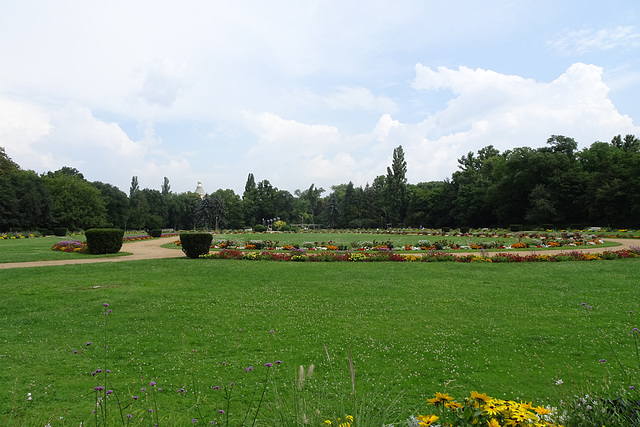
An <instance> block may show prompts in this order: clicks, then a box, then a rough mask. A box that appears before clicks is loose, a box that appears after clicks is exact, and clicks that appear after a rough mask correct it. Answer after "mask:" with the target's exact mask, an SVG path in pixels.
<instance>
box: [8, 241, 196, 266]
mask: <svg viewBox="0 0 640 427" xmlns="http://www.w3.org/2000/svg"><path fill="white" fill-rule="evenodd" d="M177 238H178V237H177V236H171V237H160V238H157V239H149V240H138V241H133V242H126V243H123V244H122V249H121V250H122V252H130V253H131V255H121V256H115V257H106V258H100V257H96V258H93V257H90V258H79V259H58V260H53V261H29V262H11V263H0V270H2V269H7V268H22V267H48V266H54V265H73V264H95V263H98V262H122V261H140V260H144V259H162V258H181V257H185V255H184V253H183V252H182V251H181V250H176V249H167V248H163V247H162V245H164V244H165V243H169V242H172V241H174V240H176V239H177Z"/></svg>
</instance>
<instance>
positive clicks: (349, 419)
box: [345, 415, 353, 423]
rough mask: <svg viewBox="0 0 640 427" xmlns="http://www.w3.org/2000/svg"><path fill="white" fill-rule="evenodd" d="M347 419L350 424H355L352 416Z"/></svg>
mask: <svg viewBox="0 0 640 427" xmlns="http://www.w3.org/2000/svg"><path fill="white" fill-rule="evenodd" d="M345 418H346V419H347V421H349V422H350V423H352V422H353V417H352V416H351V415H347V416H346V417H345Z"/></svg>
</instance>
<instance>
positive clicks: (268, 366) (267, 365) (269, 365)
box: [264, 362, 273, 368]
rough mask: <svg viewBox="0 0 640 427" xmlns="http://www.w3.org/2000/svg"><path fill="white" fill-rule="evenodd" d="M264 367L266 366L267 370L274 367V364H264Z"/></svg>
mask: <svg viewBox="0 0 640 427" xmlns="http://www.w3.org/2000/svg"><path fill="white" fill-rule="evenodd" d="M264 366H266V367H267V368H270V367H272V366H273V363H270V362H267V363H265V364H264Z"/></svg>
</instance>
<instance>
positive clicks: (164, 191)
mask: <svg viewBox="0 0 640 427" xmlns="http://www.w3.org/2000/svg"><path fill="white" fill-rule="evenodd" d="M161 192H162V195H163V196H164V197H166V196H168V195H169V193H170V192H171V185H169V178H167V177H166V176H165V177H164V181H163V182H162V189H161Z"/></svg>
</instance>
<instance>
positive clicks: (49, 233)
mask: <svg viewBox="0 0 640 427" xmlns="http://www.w3.org/2000/svg"><path fill="white" fill-rule="evenodd" d="M38 231H39V232H40V234H42V237H46V236H53V235H54V232H53V230H52V229H50V228H38Z"/></svg>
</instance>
